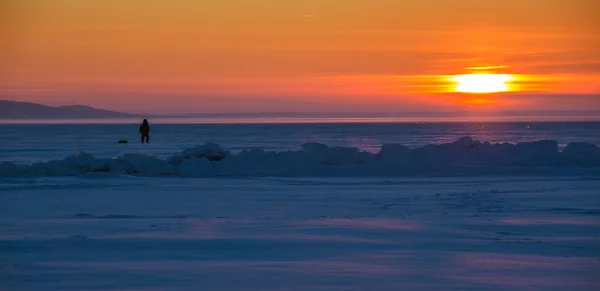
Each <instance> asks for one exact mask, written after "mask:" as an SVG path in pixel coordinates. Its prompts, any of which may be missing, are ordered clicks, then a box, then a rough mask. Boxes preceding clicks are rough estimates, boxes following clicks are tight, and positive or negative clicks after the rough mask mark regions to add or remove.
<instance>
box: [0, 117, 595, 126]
mask: <svg viewBox="0 0 600 291" xmlns="http://www.w3.org/2000/svg"><path fill="white" fill-rule="evenodd" d="M149 119H150V121H151V122H152V123H154V124H302V123H305V124H307V123H480V122H487V123H492V122H493V123H521V122H600V116H531V117H529V116H509V117H503V116H498V117H494V116H491V117H490V116H487V117H437V118H434V117H204V118H202V117H177V118H168V117H156V118H152V117H149ZM139 122H140V118H137V117H130V118H65V119H60V118H52V119H41V118H40V119H38V118H31V119H0V125H10V124H15V125H17V124H24V125H25V124H137V123H139Z"/></svg>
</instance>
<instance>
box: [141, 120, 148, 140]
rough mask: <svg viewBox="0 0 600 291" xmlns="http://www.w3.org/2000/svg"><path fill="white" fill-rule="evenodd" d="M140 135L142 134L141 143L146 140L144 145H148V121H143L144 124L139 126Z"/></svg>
mask: <svg viewBox="0 0 600 291" xmlns="http://www.w3.org/2000/svg"><path fill="white" fill-rule="evenodd" d="M140 133H141V134H142V143H144V138H146V143H150V125H149V124H148V120H146V119H144V122H142V125H140Z"/></svg>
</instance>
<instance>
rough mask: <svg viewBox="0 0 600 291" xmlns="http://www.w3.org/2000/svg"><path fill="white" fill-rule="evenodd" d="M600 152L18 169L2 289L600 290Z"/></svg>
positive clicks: (186, 159)
mask: <svg viewBox="0 0 600 291" xmlns="http://www.w3.org/2000/svg"><path fill="white" fill-rule="evenodd" d="M599 169H600V151H599V148H598V147H597V146H596V145H594V144H588V143H570V144H568V145H566V147H564V149H562V150H559V146H558V143H557V142H555V141H549V140H543V141H537V142H528V143H518V144H508V143H506V144H492V143H486V142H478V141H474V140H473V139H471V138H469V137H464V138H461V139H458V140H457V141H455V142H452V143H447V144H437V145H426V146H422V147H407V146H404V145H401V144H386V145H383V146H382V147H381V149H380V150H379V151H377V152H374V153H371V152H367V151H364V150H361V149H358V148H353V147H340V146H328V145H325V144H321V143H314V142H312V143H306V144H304V145H303V146H302V148H301V149H300V150H286V151H272V150H264V149H253V150H242V151H237V152H234V151H230V150H228V149H227V148H224V147H221V146H219V145H216V144H206V145H204V146H200V147H195V148H191V149H188V150H184V151H182V152H181V153H180V154H174V155H171V156H170V157H155V156H150V155H144V154H141V153H131V154H123V155H120V156H118V157H115V158H95V157H93V156H92V155H89V154H86V153H85V152H78V153H77V154H76V155H74V156H71V157H67V158H64V159H59V160H52V161H47V162H41V163H32V164H19V163H12V162H3V163H2V164H1V166H0V176H1V177H0V215H1V216H2V218H1V219H0V229H1V230H2V231H1V232H0V249H1V250H2V255H1V256H2V259H1V261H0V282H1V284H2V290H344V291H346V290H384V291H385V290H598V289H599V288H600V281H599V280H598V279H597V274H598V270H600V220H599V219H598V218H599V215H600V198H599V193H598V190H597V189H599V188H600V179H598V177H599V176H598V174H599V171H598V170H599Z"/></svg>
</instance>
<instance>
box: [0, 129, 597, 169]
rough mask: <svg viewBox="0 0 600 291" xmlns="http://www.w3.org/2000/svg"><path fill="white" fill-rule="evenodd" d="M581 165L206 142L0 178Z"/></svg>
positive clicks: (584, 161)
mask: <svg viewBox="0 0 600 291" xmlns="http://www.w3.org/2000/svg"><path fill="white" fill-rule="evenodd" d="M581 167H592V168H598V167H600V148H599V147H598V146H596V145H594V144H587V143H571V144H568V145H567V146H566V148H565V149H564V150H563V151H560V150H559V147H558V143H557V142H556V141H552V140H540V141H535V142H522V143H517V144H512V143H499V144H492V143H489V142H483V143H482V142H480V141H475V140H473V139H472V138H471V137H468V136H466V137H462V138H460V139H458V140H457V141H455V142H452V143H446V144H430V145H426V146H423V147H418V148H414V149H411V148H408V147H406V146H403V145H400V144H385V145H383V146H382V147H381V149H380V151H379V152H377V153H370V152H367V151H363V150H360V149H358V148H355V147H341V146H328V145H325V144H321V143H316V142H310V143H306V144H304V145H302V149H301V150H298V151H265V150H262V149H253V150H243V151H241V152H239V153H235V154H232V153H231V152H230V151H228V150H226V149H223V148H221V146H219V145H218V144H214V143H208V144H205V145H203V146H199V147H195V148H191V149H187V150H184V151H183V152H182V153H181V154H178V155H174V156H172V157H169V158H166V159H161V158H157V157H153V156H149V155H145V154H139V153H136V154H124V155H122V156H120V157H116V158H113V159H96V158H94V157H93V156H91V155H88V154H85V153H81V152H80V153H78V154H77V155H75V156H72V157H67V158H65V159H63V160H53V161H49V162H44V163H35V164H33V165H17V164H15V163H11V162H3V163H2V164H0V175H1V176H11V177H19V176H21V177H27V176H74V175H82V174H86V173H92V172H110V173H117V174H127V175H136V176H148V177H154V176H184V177H213V176H244V177H252V176H297V177H302V176H313V177H314V176H406V175H425V174H430V175H431V174H435V175H456V174H466V175H473V174H502V173H512V174H515V172H517V173H518V172H521V173H546V172H547V171H549V168H550V169H554V170H555V169H577V168H581ZM577 170H578V171H580V169H577Z"/></svg>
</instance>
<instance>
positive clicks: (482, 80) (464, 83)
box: [452, 74, 515, 94]
mask: <svg viewBox="0 0 600 291" xmlns="http://www.w3.org/2000/svg"><path fill="white" fill-rule="evenodd" d="M514 79H515V78H514V77H513V76H512V75H508V74H466V75H457V76H454V77H453V78H452V81H454V82H456V87H455V88H454V90H455V91H456V92H460V93H476V94H484V93H498V92H508V91H511V88H510V86H509V84H508V83H509V82H510V81H513V80H514Z"/></svg>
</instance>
